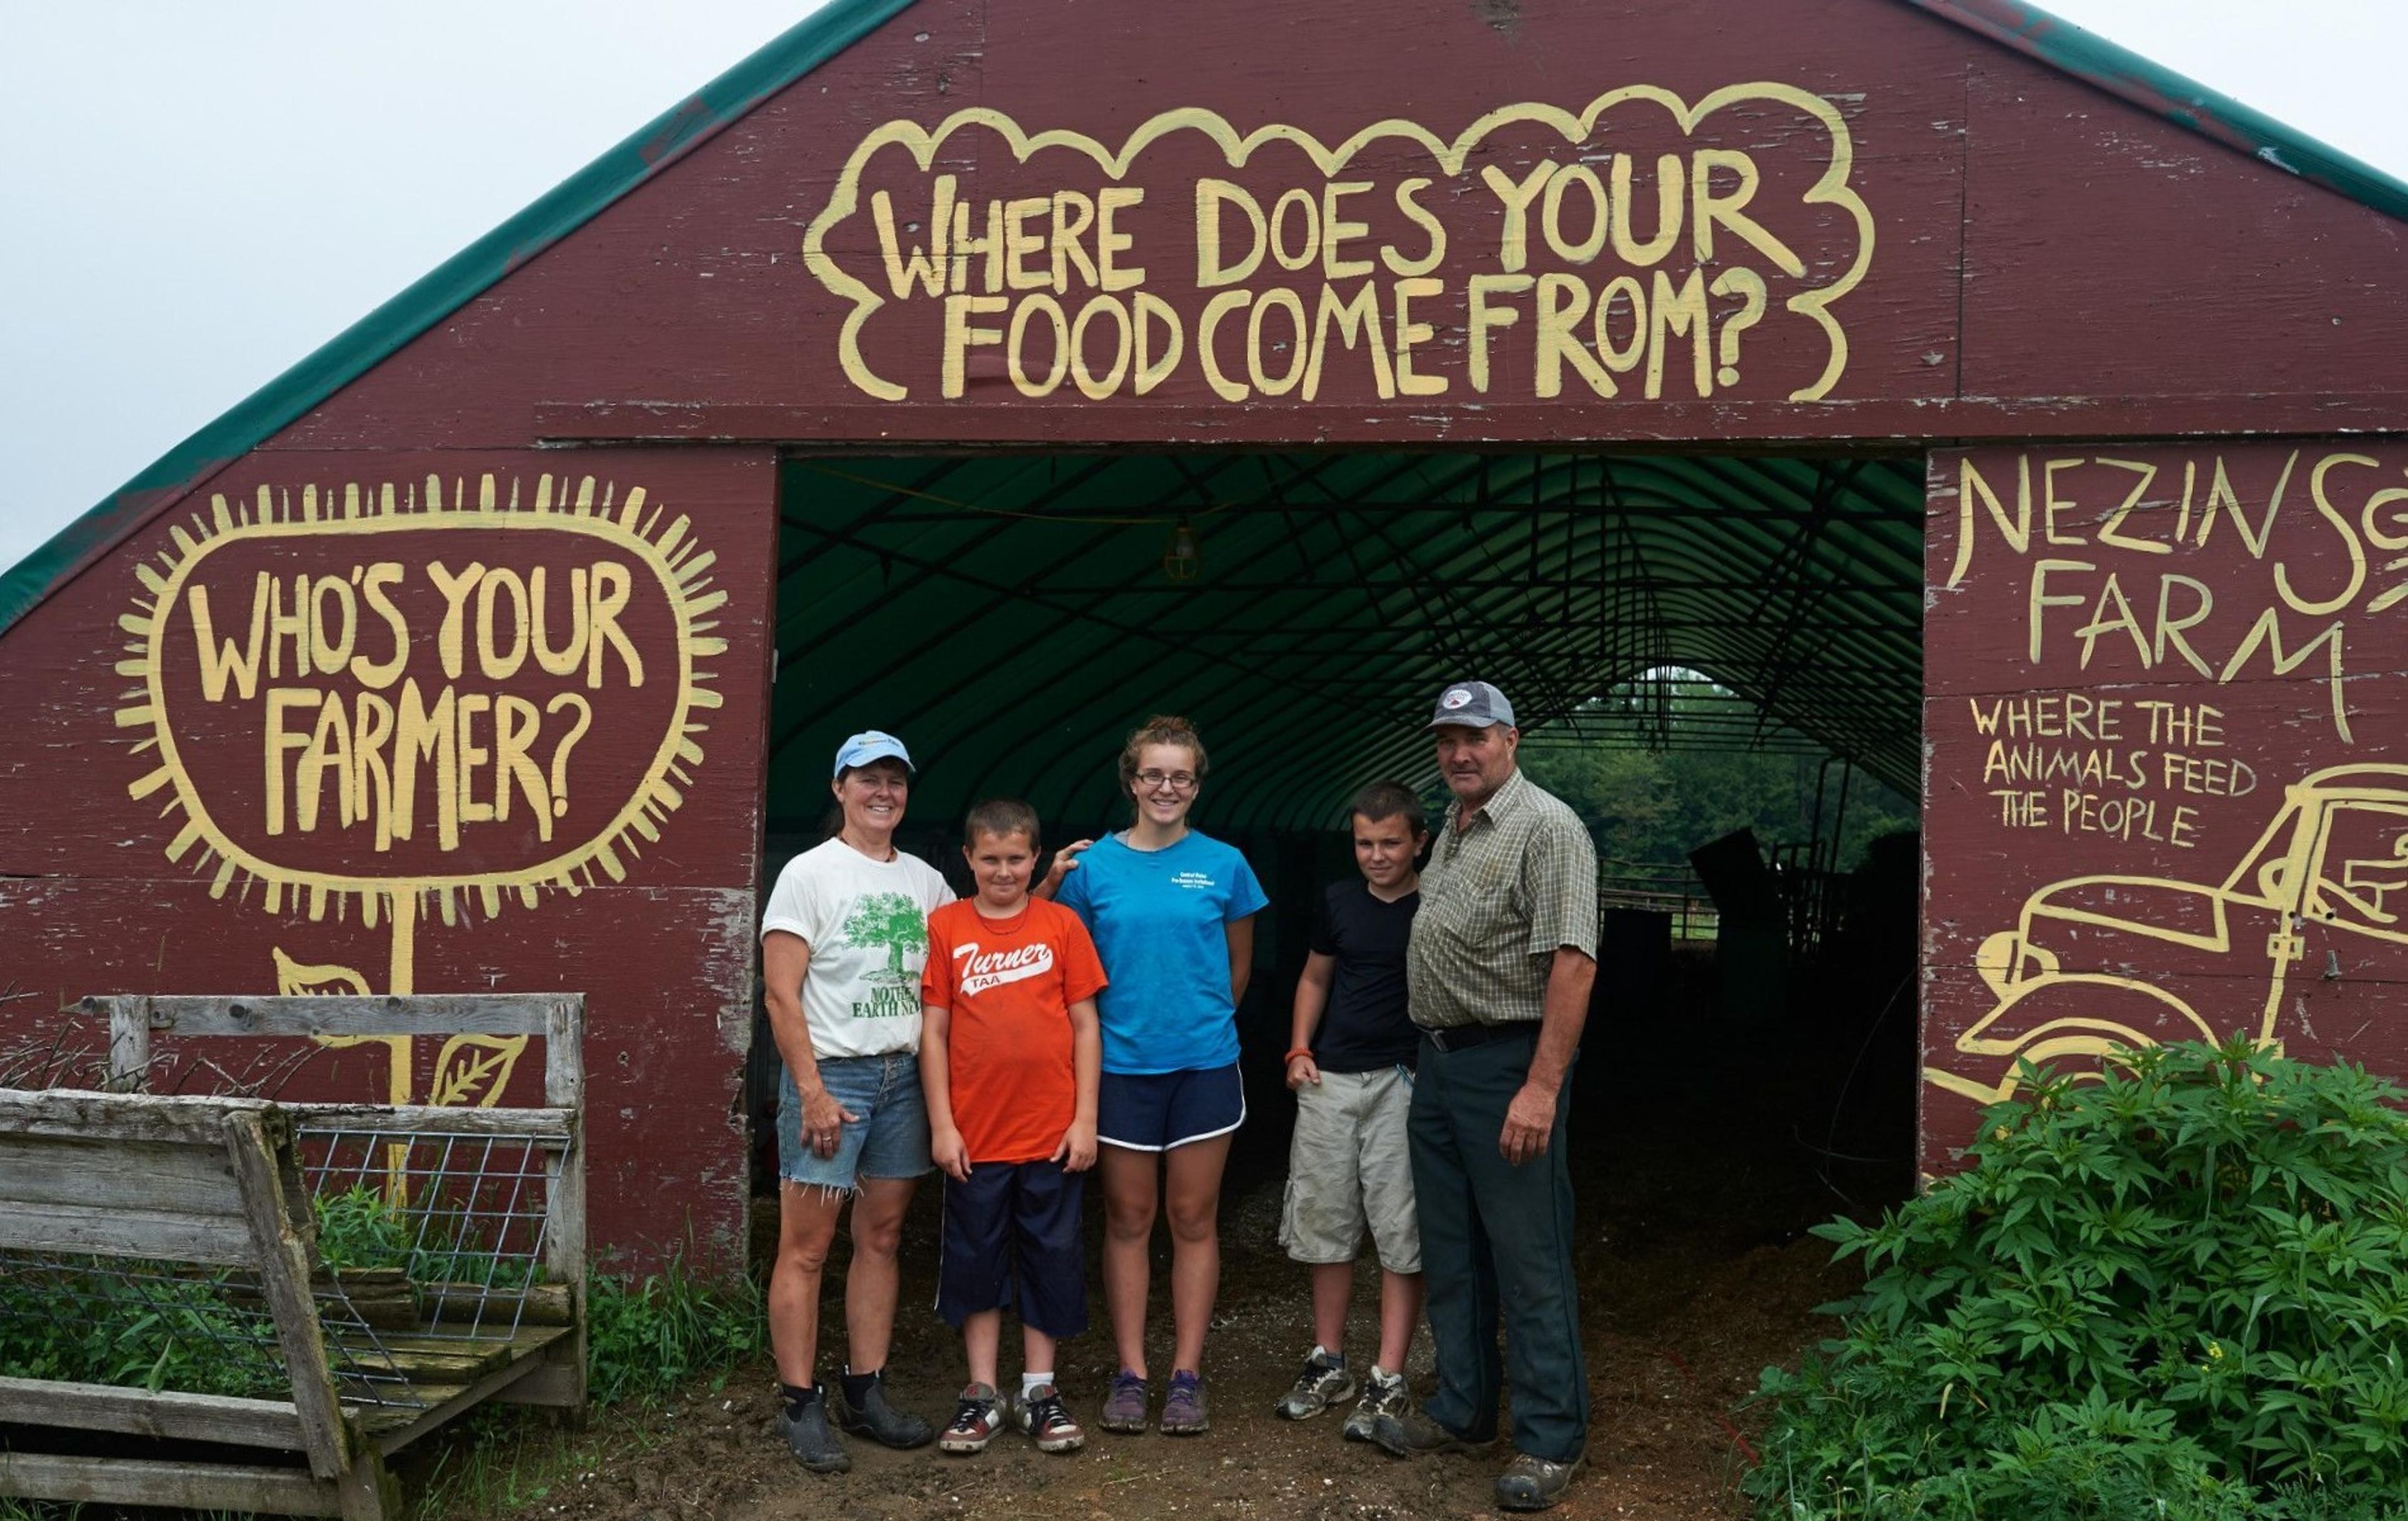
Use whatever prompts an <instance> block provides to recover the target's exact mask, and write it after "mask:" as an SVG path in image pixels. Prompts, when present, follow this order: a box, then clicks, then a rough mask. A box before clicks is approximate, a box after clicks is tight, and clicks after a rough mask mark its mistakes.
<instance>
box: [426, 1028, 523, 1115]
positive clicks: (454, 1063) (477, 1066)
mask: <svg viewBox="0 0 2408 1521" xmlns="http://www.w3.org/2000/svg"><path fill="white" fill-rule="evenodd" d="M526 1047H527V1037H525V1036H523V1035H455V1036H453V1037H452V1039H451V1040H446V1041H444V1042H443V1050H442V1052H441V1053H440V1054H439V1055H437V1056H436V1058H435V1083H434V1086H433V1087H432V1088H431V1089H430V1090H429V1092H428V1096H427V1101H428V1102H429V1103H433V1104H439V1105H447V1106H454V1107H461V1106H472V1107H474V1108H477V1109H491V1108H493V1107H494V1105H495V1103H497V1102H499V1101H500V1099H501V1097H502V1090H503V1089H504V1088H506V1087H508V1086H509V1082H510V1072H511V1070H512V1069H514V1068H516V1067H517V1066H518V1061H519V1057H520V1055H522V1054H523V1053H524V1052H525V1050H526Z"/></svg>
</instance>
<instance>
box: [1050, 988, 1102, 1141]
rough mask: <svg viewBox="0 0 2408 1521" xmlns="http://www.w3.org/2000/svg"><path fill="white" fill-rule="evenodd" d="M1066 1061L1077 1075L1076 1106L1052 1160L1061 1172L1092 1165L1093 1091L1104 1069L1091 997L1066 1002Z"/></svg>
mask: <svg viewBox="0 0 2408 1521" xmlns="http://www.w3.org/2000/svg"><path fill="white" fill-rule="evenodd" d="M1070 1062H1071V1067H1072V1069H1073V1070H1074V1071H1075V1072H1076V1073H1077V1075H1078V1085H1079V1099H1078V1105H1077V1107H1076V1108H1075V1109H1074V1110H1073V1111H1072V1112H1071V1114H1070V1128H1069V1129H1068V1130H1066V1131H1064V1132H1063V1133H1062V1144H1061V1145H1060V1146H1059V1147H1058V1148H1056V1149H1055V1151H1054V1160H1055V1161H1057V1162H1059V1163H1061V1164H1062V1170H1063V1171H1065V1172H1084V1171H1086V1170H1087V1169H1089V1168H1091V1167H1094V1166H1095V1165H1096V1090H1097V1087H1098V1086H1100V1085H1101V1083H1102V1077H1103V1070H1104V1031H1103V1026H1102V1025H1101V1024H1099V1023H1098V1022H1097V1018H1096V1000H1095V999H1094V998H1091V997H1089V998H1081V999H1079V1000H1078V1001H1077V1002H1076V1003H1073V1004H1071V1005H1070Z"/></svg>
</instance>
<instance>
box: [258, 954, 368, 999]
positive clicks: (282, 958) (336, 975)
mask: <svg viewBox="0 0 2408 1521" xmlns="http://www.w3.org/2000/svg"><path fill="white" fill-rule="evenodd" d="M269 954H271V955H273V956H275V957H276V991H277V992H279V993H281V994H283V995H284V996H286V997H308V996H311V995H339V994H344V993H353V994H359V995H361V996H363V997H365V996H366V993H367V990H368V980H367V979H366V978H365V977H363V976H361V975H360V974H359V973H358V972H355V971H353V970H351V968H349V967H338V966H336V965H335V964H334V963H333V962H325V963H322V964H320V965H316V966H312V965H309V964H308V963H305V962H299V961H295V960H294V959H293V958H292V957H291V956H289V955H286V954H284V952H283V950H282V948H281V947H277V948H273V949H271V950H270V952H269Z"/></svg>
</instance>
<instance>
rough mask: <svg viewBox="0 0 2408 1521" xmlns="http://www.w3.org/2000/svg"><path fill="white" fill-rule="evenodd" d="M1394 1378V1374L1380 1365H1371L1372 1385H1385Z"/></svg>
mask: <svg viewBox="0 0 2408 1521" xmlns="http://www.w3.org/2000/svg"><path fill="white" fill-rule="evenodd" d="M1393 1376H1394V1375H1393V1374H1391V1373H1390V1372H1389V1371H1388V1370H1386V1369H1384V1368H1383V1367H1381V1366H1380V1365H1379V1364H1378V1363H1373V1364H1372V1365H1371V1382H1372V1383H1374V1384H1385V1383H1387V1382H1388V1380H1389V1379H1390V1378H1391V1377H1393Z"/></svg>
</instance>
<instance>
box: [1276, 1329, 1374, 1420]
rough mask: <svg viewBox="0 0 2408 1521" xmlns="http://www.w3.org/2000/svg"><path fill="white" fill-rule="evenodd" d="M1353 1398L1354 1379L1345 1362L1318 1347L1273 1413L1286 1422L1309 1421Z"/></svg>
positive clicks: (1307, 1359)
mask: <svg viewBox="0 0 2408 1521" xmlns="http://www.w3.org/2000/svg"><path fill="white" fill-rule="evenodd" d="M1354 1398H1355V1375H1354V1374H1352V1373H1350V1372H1348V1371H1347V1370H1346V1359H1345V1358H1344V1357H1341V1356H1338V1355H1337V1354H1335V1353H1330V1352H1325V1351H1323V1350H1322V1349H1321V1348H1319V1347H1315V1348H1313V1349H1312V1356H1308V1357H1307V1358H1305V1359H1304V1371H1303V1372H1301V1373H1298V1374H1297V1376H1296V1382H1295V1383H1294V1384H1292V1385H1288V1391H1287V1393H1285V1394H1283V1395H1281V1396H1280V1397H1279V1403H1278V1404H1276V1405H1273V1406H1272V1407H1271V1413H1272V1414H1274V1415H1277V1416H1278V1417H1279V1418H1280V1419H1282V1420H1283V1421H1309V1420H1311V1419H1312V1417H1314V1416H1315V1415H1318V1414H1320V1413H1322V1412H1323V1411H1325V1410H1327V1409H1328V1408H1329V1407H1330V1406H1332V1405H1342V1404H1344V1403H1345V1402H1346V1401H1347V1400H1349V1399H1354Z"/></svg>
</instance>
